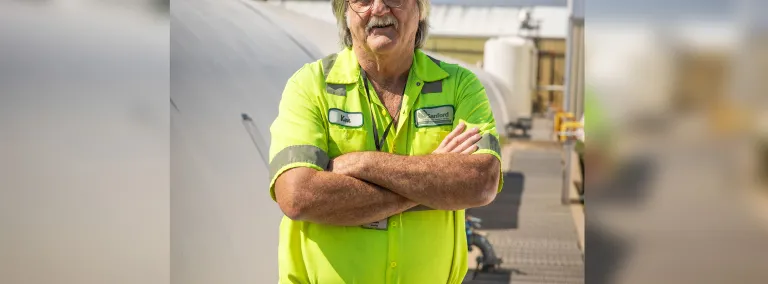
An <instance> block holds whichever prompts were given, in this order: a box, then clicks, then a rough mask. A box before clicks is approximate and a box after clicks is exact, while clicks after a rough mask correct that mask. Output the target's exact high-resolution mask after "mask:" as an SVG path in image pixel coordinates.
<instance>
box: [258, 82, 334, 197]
mask: <svg viewBox="0 0 768 284" xmlns="http://www.w3.org/2000/svg"><path fill="white" fill-rule="evenodd" d="M302 71H303V72H307V71H308V70H307V69H302V70H299V71H298V72H297V74H295V75H294V76H293V77H291V79H289V80H288V83H287V84H286V86H285V89H284V91H283V94H282V98H281V99H280V106H279V109H278V114H277V118H276V119H275V121H274V122H273V123H272V125H271V127H270V134H271V143H270V148H269V174H270V182H269V191H270V195H271V196H272V200H276V197H275V181H276V180H277V178H278V177H279V176H280V175H281V174H282V173H284V172H285V171H287V170H289V169H292V168H296V167H308V168H313V169H316V170H319V171H322V170H325V169H326V168H327V166H328V162H329V158H328V154H327V153H328V149H327V148H328V143H327V136H326V124H325V123H324V121H325V120H324V118H323V115H322V112H321V111H320V108H321V105H320V104H319V101H318V100H317V96H316V95H313V94H312V93H311V92H312V90H311V88H307V87H302V86H314V85H316V84H315V83H314V82H313V81H312V80H311V79H310V78H309V77H308V76H304V77H303V78H302V77H300V76H298V75H299V74H300V73H301V72H302ZM299 81H305V82H299Z"/></svg>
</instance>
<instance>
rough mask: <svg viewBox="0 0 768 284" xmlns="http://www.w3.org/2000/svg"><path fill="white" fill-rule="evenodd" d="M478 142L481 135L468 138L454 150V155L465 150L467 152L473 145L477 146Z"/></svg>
mask: <svg viewBox="0 0 768 284" xmlns="http://www.w3.org/2000/svg"><path fill="white" fill-rule="evenodd" d="M478 141H480V134H479V133H477V134H475V135H472V136H470V137H469V138H467V139H466V140H464V142H462V143H461V144H460V145H459V146H458V147H456V148H455V149H453V152H454V153H461V152H463V151H464V150H466V149H467V148H470V147H472V145H475V144H476V143H477V142H478Z"/></svg>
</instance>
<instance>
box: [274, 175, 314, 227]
mask: <svg viewBox="0 0 768 284" xmlns="http://www.w3.org/2000/svg"><path fill="white" fill-rule="evenodd" d="M299 188H300V187H299V186H297V184H296V183H295V182H291V181H285V182H281V181H280V180H278V183H277V184H276V186H275V195H276V196H275V197H276V199H277V204H278V206H279V207H280V211H283V214H285V216H286V217H288V218H289V219H291V220H294V221H304V220H305V218H306V217H307V211H308V209H309V206H308V204H309V203H310V202H309V201H307V200H305V199H306V198H304V197H303V196H302V194H301V191H300V190H298V189H299Z"/></svg>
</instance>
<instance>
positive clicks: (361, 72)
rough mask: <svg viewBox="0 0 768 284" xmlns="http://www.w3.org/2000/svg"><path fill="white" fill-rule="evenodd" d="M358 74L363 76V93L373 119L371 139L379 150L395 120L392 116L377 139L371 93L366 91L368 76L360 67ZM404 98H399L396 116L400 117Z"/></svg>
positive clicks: (377, 132)
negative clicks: (366, 98)
mask: <svg viewBox="0 0 768 284" xmlns="http://www.w3.org/2000/svg"><path fill="white" fill-rule="evenodd" d="M360 74H361V75H362V76H363V84H364V85H365V95H366V96H367V97H368V105H369V109H370V111H371V121H373V141H374V142H375V143H376V151H381V147H382V145H384V141H387V140H386V139H387V135H388V134H389V129H391V128H392V123H393V122H395V118H393V119H392V120H391V121H390V122H389V124H388V125H387V128H386V129H385V130H384V134H383V135H382V136H381V140H379V130H378V128H377V127H376V118H375V116H374V113H373V106H372V101H371V93H370V92H369V91H368V77H367V76H366V75H365V71H364V70H363V68H362V67H361V68H360ZM404 99H405V98H402V99H401V100H400V106H399V107H398V108H397V114H396V116H397V117H400V109H401V108H402V107H403V100H404Z"/></svg>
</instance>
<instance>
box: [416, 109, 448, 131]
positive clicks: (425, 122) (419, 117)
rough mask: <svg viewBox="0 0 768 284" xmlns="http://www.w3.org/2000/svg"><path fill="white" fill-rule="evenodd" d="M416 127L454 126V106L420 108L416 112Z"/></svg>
mask: <svg viewBox="0 0 768 284" xmlns="http://www.w3.org/2000/svg"><path fill="white" fill-rule="evenodd" d="M414 119H415V120H416V127H428V126H439V125H453V106H438V107H429V108H420V109H417V110H416V111H415V114H414Z"/></svg>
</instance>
